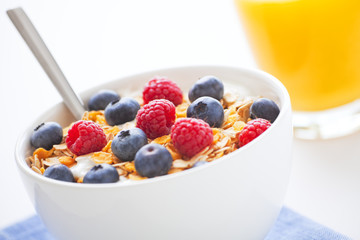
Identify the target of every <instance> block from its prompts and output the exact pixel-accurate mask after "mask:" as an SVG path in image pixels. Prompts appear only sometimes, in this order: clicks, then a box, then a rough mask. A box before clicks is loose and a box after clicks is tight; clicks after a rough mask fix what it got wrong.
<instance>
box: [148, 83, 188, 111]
mask: <svg viewBox="0 0 360 240" xmlns="http://www.w3.org/2000/svg"><path fill="white" fill-rule="evenodd" d="M155 99H167V100H169V101H170V102H172V103H173V104H174V105H175V106H177V105H179V104H180V103H182V100H183V94H182V91H181V89H180V88H179V87H178V85H176V83H174V82H173V81H171V80H169V79H167V78H164V77H157V78H153V79H151V80H149V82H148V83H147V84H146V85H145V87H144V90H143V100H144V104H147V103H149V102H150V101H152V100H155Z"/></svg>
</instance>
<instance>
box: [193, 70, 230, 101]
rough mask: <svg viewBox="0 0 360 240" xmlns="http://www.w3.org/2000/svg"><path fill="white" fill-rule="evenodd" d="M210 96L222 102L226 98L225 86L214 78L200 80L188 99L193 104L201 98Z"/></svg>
mask: <svg viewBox="0 0 360 240" xmlns="http://www.w3.org/2000/svg"><path fill="white" fill-rule="evenodd" d="M203 96H209V97H213V98H215V99H217V100H220V99H222V98H223V96H224V84H223V83H222V82H221V81H220V80H219V79H218V78H217V77H214V76H205V77H202V78H200V79H199V80H198V81H197V82H196V83H195V84H194V85H193V86H192V87H191V89H190V91H189V94H188V97H189V100H190V101H191V102H193V101H195V100H196V99H197V98H199V97H203Z"/></svg>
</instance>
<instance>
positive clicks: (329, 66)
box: [235, 0, 360, 139]
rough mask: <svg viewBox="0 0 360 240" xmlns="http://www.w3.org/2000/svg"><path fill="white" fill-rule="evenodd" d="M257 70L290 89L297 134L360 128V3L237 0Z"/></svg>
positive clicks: (337, 134)
mask: <svg viewBox="0 0 360 240" xmlns="http://www.w3.org/2000/svg"><path fill="white" fill-rule="evenodd" d="M235 5H236V7H237V10H238V13H239V17H240V21H241V23H242V25H243V28H244V31H245V34H246V36H247V39H248V42H249V45H250V47H251V49H252V52H253V55H254V58H255V60H256V63H257V64H258V66H259V68H261V69H262V70H264V71H266V72H269V73H270V74H272V75H274V76H275V77H277V78H278V79H280V81H282V82H283V84H284V85H285V87H286V88H287V90H288V91H289V94H290V98H291V103H292V107H293V110H294V115H293V125H294V135H295V136H297V137H299V138H304V139H318V138H320V139H327V138H335V137H340V136H345V135H348V134H351V133H354V132H356V131H358V130H360V100H359V99H360V1H359V0H235Z"/></svg>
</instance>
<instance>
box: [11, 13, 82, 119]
mask: <svg viewBox="0 0 360 240" xmlns="http://www.w3.org/2000/svg"><path fill="white" fill-rule="evenodd" d="M7 14H8V16H9V18H10V19H11V21H12V22H13V24H14V25H15V27H16V29H17V30H18V32H19V33H20V35H21V36H22V38H23V39H24V40H25V42H26V44H27V45H28V47H29V48H30V50H31V51H32V53H33V54H34V56H35V58H36V59H37V60H38V61H39V63H40V65H41V66H42V68H43V69H44V71H45V72H46V74H47V75H48V77H49V78H50V80H51V81H52V83H53V84H54V86H55V88H56V89H57V90H58V92H59V93H60V95H61V97H62V98H63V100H64V103H65V105H66V106H67V107H68V108H69V110H70V111H71V113H72V114H73V115H74V117H75V118H76V119H81V117H82V115H83V113H84V111H85V107H84V104H83V102H82V100H81V99H80V97H79V96H78V95H77V94H76V93H75V92H74V90H73V89H72V88H71V86H70V84H69V82H68V81H67V80H66V78H65V76H64V74H63V73H62V71H61V69H60V67H59V65H58V64H57V63H56V61H55V59H54V58H53V56H52V55H51V53H50V51H49V49H48V48H47V47H46V45H45V43H44V41H43V40H42V38H41V37H40V35H39V33H38V32H37V30H36V29H35V27H34V25H33V24H32V23H31V21H30V19H29V17H28V16H27V15H26V13H25V12H24V10H23V9H22V8H21V7H19V8H14V9H10V10H8V11H7Z"/></svg>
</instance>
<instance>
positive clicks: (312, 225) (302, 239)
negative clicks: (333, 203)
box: [0, 207, 351, 240]
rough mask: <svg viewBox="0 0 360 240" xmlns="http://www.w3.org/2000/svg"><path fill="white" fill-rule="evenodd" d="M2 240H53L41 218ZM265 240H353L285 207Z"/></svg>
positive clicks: (1, 234)
mask: <svg viewBox="0 0 360 240" xmlns="http://www.w3.org/2000/svg"><path fill="white" fill-rule="evenodd" d="M0 240H53V238H52V237H51V235H50V234H49V232H48V231H47V230H46V228H45V226H44V224H43V223H42V222H41V220H40V218H39V216H37V215H36V216H33V217H30V218H28V219H26V220H24V221H22V222H19V223H16V224H15V225H12V226H9V227H7V228H5V229H3V230H0ZM265 240H351V239H350V238H348V237H346V236H344V235H341V234H339V233H336V232H335V231H333V230H331V229H329V228H327V227H325V226H322V225H320V224H318V223H316V222H314V221H312V220H310V219H308V218H306V217H304V216H302V215H300V214H298V213H296V212H294V211H293V210H291V209H289V208H287V207H283V209H282V210H281V212H280V215H279V217H278V219H277V221H276V223H275V225H274V226H273V228H272V229H271V231H270V232H269V234H268V235H267V237H266V238H265Z"/></svg>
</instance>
